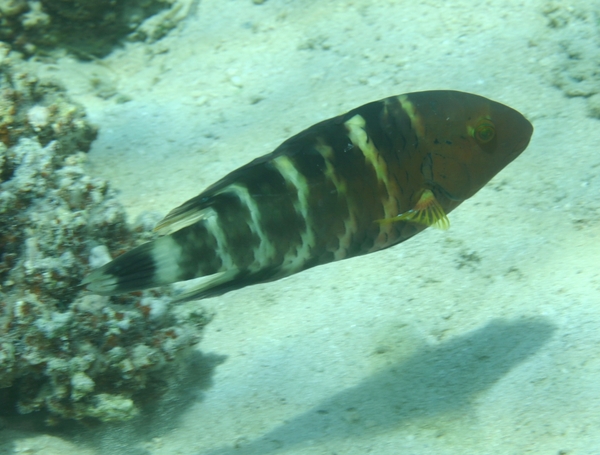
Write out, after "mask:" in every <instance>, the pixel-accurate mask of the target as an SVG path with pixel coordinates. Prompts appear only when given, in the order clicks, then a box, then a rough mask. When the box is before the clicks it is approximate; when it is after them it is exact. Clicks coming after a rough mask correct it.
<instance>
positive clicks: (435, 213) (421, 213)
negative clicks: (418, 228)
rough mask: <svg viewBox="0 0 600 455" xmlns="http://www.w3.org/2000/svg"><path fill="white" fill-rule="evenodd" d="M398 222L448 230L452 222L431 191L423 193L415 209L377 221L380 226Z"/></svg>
mask: <svg viewBox="0 0 600 455" xmlns="http://www.w3.org/2000/svg"><path fill="white" fill-rule="evenodd" d="M397 221H410V222H413V223H420V224H425V225H427V226H431V227H434V228H437V229H448V228H449V227H450V220H449V219H448V217H447V216H446V213H445V212H444V209H443V208H442V206H441V205H440V203H439V202H438V201H437V199H436V198H435V196H434V195H433V193H432V192H431V191H430V190H424V191H423V194H421V197H420V198H419V200H418V201H417V203H416V204H415V207H414V208H413V209H410V210H408V211H406V212H404V213H401V214H400V215H398V216H395V217H393V218H384V219H382V220H377V222H378V223H380V224H381V223H395V222H397Z"/></svg>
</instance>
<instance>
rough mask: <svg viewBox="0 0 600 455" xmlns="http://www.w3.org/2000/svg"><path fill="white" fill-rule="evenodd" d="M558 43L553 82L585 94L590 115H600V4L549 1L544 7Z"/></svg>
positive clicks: (551, 74)
mask: <svg viewBox="0 0 600 455" xmlns="http://www.w3.org/2000/svg"><path fill="white" fill-rule="evenodd" d="M543 14H544V15H545V16H546V18H547V25H548V28H549V30H550V33H551V35H552V39H551V40H548V42H549V43H551V44H550V45H552V46H555V49H552V50H551V52H550V55H552V56H553V61H552V65H553V68H552V70H551V71H550V72H549V73H548V75H547V76H549V78H550V82H551V83H552V84H554V85H555V86H556V87H558V88H560V89H561V90H563V91H564V93H565V95H567V96H569V97H576V96H577V97H583V98H585V99H586V101H587V106H588V114H589V115H590V116H591V117H595V118H600V70H599V68H600V4H598V3H597V2H586V1H575V2H572V3H568V4H566V3H564V2H556V1H550V2H547V3H546V4H545V6H544V9H543Z"/></svg>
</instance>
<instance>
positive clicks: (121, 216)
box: [0, 43, 210, 423]
mask: <svg viewBox="0 0 600 455" xmlns="http://www.w3.org/2000/svg"><path fill="white" fill-rule="evenodd" d="M95 136H96V128H95V127H94V126H93V125H91V124H90V123H89V122H88V120H87V119H86V116H85V114H84V112H83V109H82V108H81V107H79V106H78V105H76V104H74V103H73V102H71V101H70V100H69V99H68V97H67V96H66V94H65V92H64V90H63V89H62V88H61V87H60V86H59V85H58V84H56V83H53V82H48V81H43V80H40V79H38V78H37V77H36V76H34V75H32V74H30V73H28V72H27V71H25V70H24V69H23V67H22V62H21V61H20V59H19V57H18V56H17V55H14V54H10V53H9V52H8V49H7V47H5V46H4V45H2V44H1V43H0V416H3V415H4V416H6V415H7V414H8V415H10V413H15V412H18V413H21V414H26V413H30V412H33V411H43V412H44V413H45V415H46V416H47V421H48V422H49V423H55V422H57V421H59V420H61V419H77V420H82V419H98V420H102V421H115V420H126V419H129V418H131V417H133V416H134V415H135V414H136V413H137V412H138V410H139V408H140V404H141V403H142V402H143V401H144V399H145V398H144V397H150V396H151V397H152V401H155V400H156V398H157V397H158V396H159V395H160V394H161V393H162V392H163V391H164V390H165V385H167V386H168V385H169V384H171V382H169V381H176V380H177V376H178V374H179V372H180V369H181V368H183V367H184V366H185V362H182V361H181V360H183V359H184V358H187V357H186V354H187V353H190V352H191V349H190V348H192V347H193V346H195V345H196V344H197V343H198V341H199V340H200V338H201V335H202V330H203V327H204V326H205V325H206V324H207V322H208V320H209V319H210V317H209V316H208V315H207V314H206V312H205V311H204V310H203V309H201V308H197V307H185V306H177V307H174V308H171V307H169V306H168V302H169V300H170V299H169V298H168V296H167V295H165V294H164V293H163V292H150V293H148V292H146V293H138V294H136V295H133V296H129V297H127V298H126V299H124V300H123V299H118V300H120V301H121V302H124V303H130V305H128V306H116V305H111V302H110V299H108V298H106V297H99V296H92V295H89V293H88V292H86V291H85V290H82V289H81V287H80V286H79V282H80V281H81V279H82V277H83V276H84V275H85V274H86V273H87V272H88V271H89V269H90V267H94V266H98V265H101V264H102V263H104V262H106V261H107V260H108V259H109V258H110V253H111V252H112V253H113V254H114V252H115V251H120V250H126V249H129V248H131V247H133V246H135V245H136V244H137V243H139V241H140V240H144V239H145V240H148V239H149V236H148V235H147V234H144V232H146V231H147V227H146V226H147V224H148V222H147V221H145V220H144V219H142V220H141V221H140V222H139V223H138V225H137V227H134V228H131V227H130V226H129V225H127V223H126V214H125V211H124V209H123V207H122V206H121V205H120V204H119V203H118V202H117V200H116V199H115V197H114V194H113V191H112V190H111V188H110V187H109V185H108V183H107V182H106V181H105V180H103V179H99V178H95V177H91V176H90V175H88V173H87V171H86V170H85V167H84V163H85V159H86V154H85V152H87V151H88V149H89V148H90V144H91V142H92V141H93V140H94V138H95ZM167 388H168V387H167ZM146 399H147V398H146Z"/></svg>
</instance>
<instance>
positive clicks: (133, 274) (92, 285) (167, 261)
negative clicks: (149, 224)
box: [81, 236, 189, 295]
mask: <svg viewBox="0 0 600 455" xmlns="http://www.w3.org/2000/svg"><path fill="white" fill-rule="evenodd" d="M180 256H181V247H180V246H179V245H178V244H177V242H176V241H175V240H174V239H173V238H172V237H171V236H166V237H161V238H159V239H157V240H154V241H152V242H149V243H145V244H143V245H140V246H138V247H137V248H134V249H133V250H131V251H129V252H127V253H125V254H123V255H121V256H119V257H118V258H116V259H115V260H114V261H111V262H109V263H108V264H105V265H104V266H102V267H100V268H99V269H96V270H94V271H93V272H92V273H90V274H89V275H88V276H86V277H85V278H84V279H83V281H82V283H81V284H82V285H87V288H88V289H89V290H90V291H92V292H94V293H96V294H102V295H113V294H121V293H123V292H130V291H137V290H140V289H148V288H153V287H157V286H162V285H165V284H169V283H173V282H175V281H180V280H183V279H187V278H189V277H183V276H181V275H182V274H181V271H180V267H179V258H180Z"/></svg>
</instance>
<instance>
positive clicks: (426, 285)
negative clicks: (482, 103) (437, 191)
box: [0, 0, 600, 455]
mask: <svg viewBox="0 0 600 455" xmlns="http://www.w3.org/2000/svg"><path fill="white" fill-rule="evenodd" d="M544 8H547V2H545V1H533V0H532V1H489V2H479V3H477V2H469V1H449V2H441V1H437V2H436V1H428V2H408V1H393V0H382V1H374V0H371V1H368V0H356V1H342V0H331V1H326V2H325V1H316V0H294V1H292V0H287V1H279V0H268V1H266V2H265V3H264V4H262V5H256V4H253V3H252V2H251V1H250V0H204V1H202V2H200V3H199V4H198V7H197V9H196V11H195V14H194V15H193V16H190V17H188V18H187V19H186V20H185V21H184V22H182V23H181V24H180V26H179V27H178V28H177V29H175V30H174V31H173V32H171V33H170V34H169V35H168V36H167V37H166V38H164V39H163V40H161V41H158V42H156V43H152V44H144V43H132V44H128V45H126V46H125V47H124V48H123V49H120V50H117V51H115V52H114V53H113V54H111V55H110V56H108V57H107V58H105V59H103V60H101V61H96V62H89V63H81V62H76V61H74V60H71V59H68V58H64V59H62V60H60V61H59V62H58V63H57V64H56V65H52V66H50V67H46V68H42V69H40V71H47V72H48V73H51V74H53V75H54V76H55V77H58V78H60V79H61V80H62V81H63V83H64V84H65V85H67V87H68V89H69V92H70V95H71V96H72V97H73V98H74V99H76V100H77V101H79V102H81V103H82V104H84V105H85V107H86V109H87V110H88V113H89V115H90V117H91V119H92V121H93V122H95V123H96V124H97V125H99V127H100V136H99V138H98V140H97V141H96V142H95V143H94V145H93V148H92V151H91V152H90V169H91V170H92V172H93V173H95V174H97V175H100V176H103V177H106V178H108V179H109V180H110V181H111V182H112V185H113V186H114V187H115V188H117V189H118V190H119V191H120V198H121V201H122V202H123V204H125V206H126V207H127V209H128V210H129V213H130V215H131V217H132V218H133V217H135V216H137V215H138V214H139V213H141V212H143V211H147V210H154V211H159V212H161V213H163V214H164V213H166V212H168V211H169V210H170V209H171V208H173V207H175V206H176V205H179V204H180V203H181V202H183V201H185V200H186V199H188V198H190V197H192V196H194V195H196V194H197V193H199V192H200V191H201V190H202V189H203V188H205V187H206V186H208V185H209V184H210V183H212V182H213V181H215V180H216V179H217V178H219V177H221V176H223V175H224V174H226V173H227V172H229V171H231V170H233V169H235V168H237V167H238V166H240V165H242V164H245V163H246V162H248V161H250V160H251V159H253V158H255V157H257V156H260V155H262V154H265V153H267V152H270V151H271V150H272V149H274V148H275V147H276V146H277V145H278V144H279V143H280V142H281V141H283V140H284V139H286V138H287V137H289V136H291V135H292V134H295V133H297V132H299V131H300V130H302V129H304V128H306V127H308V126H310V125H312V124H314V123H316V122H317V121H319V120H323V119H326V118H329V117H332V116H334V115H337V114H339V113H342V112H344V111H346V110H348V109H351V108H353V107H356V106H359V105H361V104H364V103H366V102H368V101H372V100H376V99H380V98H384V97H387V96H391V95H395V94H400V93H406V92H412V91H419V90H429V89H456V90H463V91H468V92H474V93H478V94H480V95H484V96H487V97H489V98H492V99H494V100H497V101H500V102H502V103H505V104H507V105H509V106H511V107H513V108H515V109H517V110H519V111H521V112H522V113H523V114H524V115H525V116H526V117H527V118H529V119H530V120H531V121H532V123H533V124H534V127H535V132H534V136H533V139H532V142H531V144H530V146H529V148H528V149H527V151H526V152H524V153H523V155H521V157H519V158H518V159H517V160H516V161H515V162H514V163H512V164H511V165H510V166H508V167H507V168H506V169H505V170H504V171H502V172H501V173H500V174H499V175H498V176H497V177H496V178H494V180H493V181H492V182H490V184H489V185H488V186H486V187H485V188H484V189H483V190H481V191H480V192H479V193H478V194H477V195H476V196H474V197H473V198H472V199H470V200H469V201H467V202H465V203H464V204H463V205H461V207H460V208H458V209H457V210H456V211H455V212H453V213H452V214H451V216H450V218H451V222H452V227H451V229H450V230H448V231H444V232H442V231H439V230H433V229H431V230H427V231H426V232H424V233H422V234H420V235H418V236H416V237H415V238H413V239H411V240H409V241H408V242H406V243H404V244H402V245H399V246H397V247H394V248H391V249H389V250H386V251H383V252H380V253H377V254H372V255H369V256H365V257H360V258H356V259H351V260H348V261H342V262H338V263H334V264H330V265H327V266H322V267H318V268H315V269H311V270H309V271H306V272H303V273H301V274H297V275H295V276H292V277H290V278H287V279H284V280H280V281H278V282H274V283H270V284H265V285H259V286H254V287H250V288H246V289H242V290H240V291H236V292H232V293H229V294H227V295H225V296H222V297H218V298H214V299H208V300H205V301H202V302H199V305H206V306H207V307H209V308H210V309H211V310H213V311H214V312H215V314H216V317H215V319H214V320H213V322H212V323H211V324H209V326H208V327H207V331H206V335H205V337H204V339H203V341H202V342H201V344H200V345H199V350H200V351H202V353H204V354H206V355H207V356H208V358H212V359H213V360H214V359H218V360H214V363H215V365H217V364H218V365H217V366H215V367H214V369H211V370H210V372H211V373H210V374H211V375H212V376H210V378H209V379H208V380H207V378H206V377H203V378H201V381H200V379H199V381H200V382H202V384H203V385H202V390H200V386H198V385H194V382H193V381H191V382H190V384H192V385H190V387H191V389H194V391H195V393H194V394H193V397H192V398H190V399H187V400H185V402H184V400H173V402H172V403H171V404H169V403H165V404H162V405H160V406H158V408H157V409H155V410H154V411H153V412H152V413H150V414H149V415H147V416H142V417H140V419H137V420H136V421H134V422H131V423H123V424H119V425H108V426H104V427H101V428H97V429H89V430H85V431H84V430H82V431H81V432H80V434H79V435H68V436H58V435H54V434H53V435H50V434H48V435H44V434H37V433H32V432H28V431H25V430H5V431H3V432H2V433H0V438H2V439H4V442H3V444H2V445H1V448H0V453H2V454H13V453H14V454H17V453H24V454H48V455H50V454H61V455H70V454H152V455H154V454H156V455H158V454H161V455H162V454H164V455H175V454H183V455H188V454H189V455H192V454H193V455H237V454H240V455H250V454H257V455H258V454H260V455H263V454H264V455H267V454H280V453H281V454H283V453H285V454H290V455H291V454H314V455H325V454H327V455H334V454H338V455H341V454H345V455H355V454H356V455H358V454H361V455H362V454H365V453H374V454H378V455H397V454H411V455H421V454H423V455H425V454H428V455H429V454H437V455H446V454H457V455H458V454H460V455H467V454H524V453H528V454H544V455H548V454H552V455H558V454H563V455H580V454H581V455H583V454H600V431H599V430H598V429H599V428H600V412H599V411H598V410H599V409H600V356H599V355H598V351H599V348H600V197H599V196H600V177H599V173H600V154H599V153H598V144H599V143H600V128H599V127H598V126H599V123H598V122H599V120H598V119H594V118H590V117H588V116H587V111H586V106H585V100H584V99H583V98H577V97H574V98H568V97H566V96H565V94H564V93H563V92H562V91H561V90H559V89H558V88H556V87H555V86H553V84H552V83H551V77H549V74H551V73H552V72H553V71H556V69H555V66H554V64H555V61H556V59H557V49H558V48H559V45H558V44H557V43H554V42H553V41H552V40H553V35H552V30H550V29H549V27H548V18H547V17H546V16H545V15H544V14H543V11H544ZM90 81H93V83H91V82H90ZM99 87H100V88H101V89H102V90H109V91H110V90H114V91H115V92H116V93H118V94H119V95H122V96H113V97H111V98H108V99H103V98H101V97H99V96H98V93H99ZM124 97H126V98H127V99H129V101H128V102H124V103H123V102H120V103H119V102H117V101H116V100H117V99H119V100H121V101H123V100H124V99H125V98H124ZM199 370H200V371H203V370H202V368H200V369H199ZM207 383H208V384H209V385H207ZM182 393H183V394H187V395H186V396H188V395H190V390H186V391H185V392H182ZM173 403H176V404H173Z"/></svg>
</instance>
